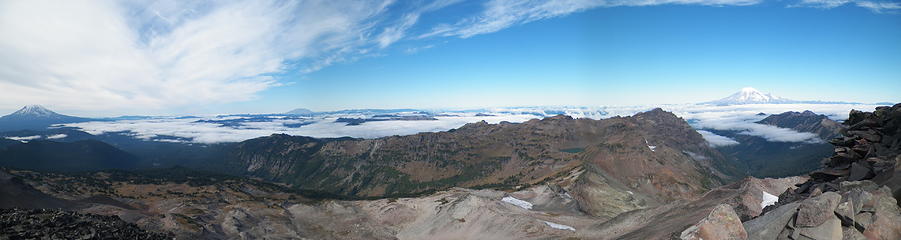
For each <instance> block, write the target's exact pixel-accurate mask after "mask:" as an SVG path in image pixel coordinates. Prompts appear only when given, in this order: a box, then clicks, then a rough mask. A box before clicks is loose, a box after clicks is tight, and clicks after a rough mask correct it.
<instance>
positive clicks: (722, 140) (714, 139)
mask: <svg viewBox="0 0 901 240" xmlns="http://www.w3.org/2000/svg"><path fill="white" fill-rule="evenodd" d="M697 131H698V133H700V134H701V136H702V137H704V140H707V143H710V146H712V147H725V146H732V145H738V141H735V140H734V139H731V138H728V137H725V136H720V135H716V134H715V133H712V132H710V131H705V130H697Z"/></svg>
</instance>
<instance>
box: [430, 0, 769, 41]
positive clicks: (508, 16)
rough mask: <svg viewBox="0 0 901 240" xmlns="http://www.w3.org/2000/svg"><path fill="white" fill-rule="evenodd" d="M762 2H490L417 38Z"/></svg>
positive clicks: (704, 0)
mask: <svg viewBox="0 0 901 240" xmlns="http://www.w3.org/2000/svg"><path fill="white" fill-rule="evenodd" d="M761 1H762V0H551V1H544V0H491V1H488V2H486V3H485V4H484V9H483V10H482V12H481V13H479V14H478V15H476V16H472V17H469V18H465V19H462V20H460V21H458V22H456V23H453V24H442V25H438V26H435V27H433V28H432V29H431V31H430V32H427V33H425V34H422V35H420V36H419V38H426V37H432V36H445V37H448V36H455V37H460V38H469V37H472V36H475V35H479V34H486V33H493V32H497V31H500V30H502V29H505V28H508V27H511V26H515V25H519V24H525V23H529V22H533V21H537V20H542V19H548V18H554V17H559V16H565V15H569V14H571V13H576V12H581V11H585V10H588V9H592V8H596V7H626V6H654V5H665V4H683V5H703V6H746V5H754V4H757V3H760V2H761Z"/></svg>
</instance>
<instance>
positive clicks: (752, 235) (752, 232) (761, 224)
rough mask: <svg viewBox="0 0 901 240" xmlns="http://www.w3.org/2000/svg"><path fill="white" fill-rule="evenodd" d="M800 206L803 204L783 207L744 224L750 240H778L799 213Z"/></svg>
mask: <svg viewBox="0 0 901 240" xmlns="http://www.w3.org/2000/svg"><path fill="white" fill-rule="evenodd" d="M799 206H801V203H790V204H786V205H782V206H780V207H779V208H776V209H774V210H772V211H769V212H767V213H766V214H764V215H762V216H760V217H758V218H755V219H753V220H750V221H747V222H744V223H743V225H744V227H745V230H746V231H747V232H748V237H749V239H752V240H758V239H759V240H763V239H776V237H777V236H779V233H781V232H782V230H783V229H785V226H786V225H788V224H789V222H790V221H791V220H792V217H794V216H795V213H797V212H798V207H799Z"/></svg>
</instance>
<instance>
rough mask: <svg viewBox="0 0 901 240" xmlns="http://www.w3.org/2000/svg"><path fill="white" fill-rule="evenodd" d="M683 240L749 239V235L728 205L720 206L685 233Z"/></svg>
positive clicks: (683, 233)
mask: <svg viewBox="0 0 901 240" xmlns="http://www.w3.org/2000/svg"><path fill="white" fill-rule="evenodd" d="M680 238H681V239H691V240H701V239H708V240H712V239H714V240H715V239H748V233H747V232H745V228H744V227H743V226H742V224H741V220H739V219H738V215H737V214H735V211H733V210H732V207H731V206H729V205H728V204H720V205H717V206H716V207H714V208H713V210H712V211H710V214H708V215H707V217H705V218H704V219H702V220H701V221H700V222H698V223H697V224H695V225H692V226H691V227H688V229H685V231H682V234H681V236H680Z"/></svg>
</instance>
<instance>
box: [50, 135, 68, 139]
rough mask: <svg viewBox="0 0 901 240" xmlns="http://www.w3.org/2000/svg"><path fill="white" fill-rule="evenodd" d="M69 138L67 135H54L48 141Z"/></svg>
mask: <svg viewBox="0 0 901 240" xmlns="http://www.w3.org/2000/svg"><path fill="white" fill-rule="evenodd" d="M66 137H68V136H67V135H66V134H54V135H49V136H47V139H63V138H66Z"/></svg>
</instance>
